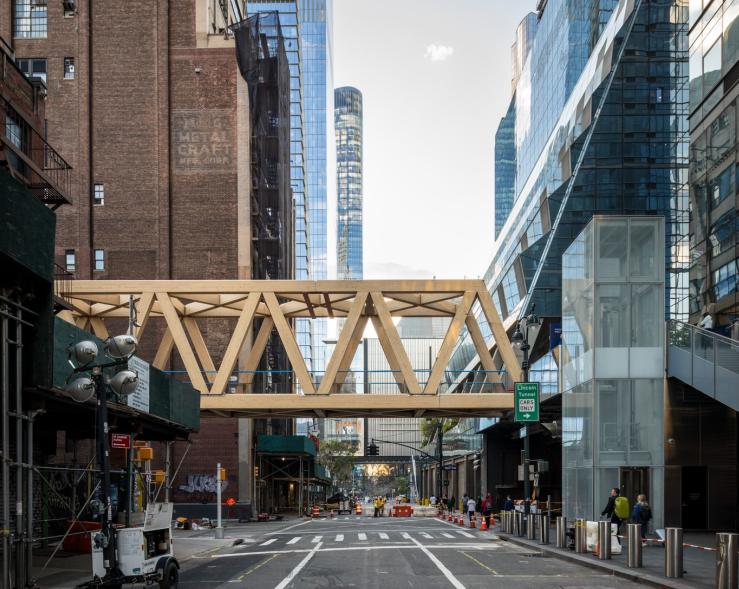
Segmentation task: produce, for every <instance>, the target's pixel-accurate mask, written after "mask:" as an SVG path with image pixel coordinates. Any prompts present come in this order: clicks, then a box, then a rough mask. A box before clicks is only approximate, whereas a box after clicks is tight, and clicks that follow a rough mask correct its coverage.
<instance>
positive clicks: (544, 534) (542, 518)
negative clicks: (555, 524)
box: [536, 513, 549, 544]
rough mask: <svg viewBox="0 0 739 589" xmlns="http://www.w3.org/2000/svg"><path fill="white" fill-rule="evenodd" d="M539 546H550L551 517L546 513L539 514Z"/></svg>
mask: <svg viewBox="0 0 739 589" xmlns="http://www.w3.org/2000/svg"><path fill="white" fill-rule="evenodd" d="M536 517H537V519H538V520H539V544H549V516H548V515H547V514H546V513H539V514H538V515H537V516H536Z"/></svg>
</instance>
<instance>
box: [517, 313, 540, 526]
mask: <svg viewBox="0 0 739 589" xmlns="http://www.w3.org/2000/svg"><path fill="white" fill-rule="evenodd" d="M534 307H535V305H532V306H531V313H530V314H529V315H526V316H524V317H523V318H521V319H520V320H519V322H518V325H516V331H515V333H514V334H513V337H511V342H513V344H514V345H517V346H518V347H519V348H520V350H521V353H522V354H523V357H522V359H521V370H522V371H523V382H524V383H527V382H529V350H530V349H531V346H530V345H529V328H531V327H538V326H539V325H541V319H539V317H538V316H537V315H535V314H534ZM537 403H538V401H537ZM523 427H524V438H523V457H522V458H523V495H524V513H525V514H526V516H527V517H528V515H529V513H530V512H531V480H530V474H529V453H530V446H529V424H528V423H524V426H523Z"/></svg>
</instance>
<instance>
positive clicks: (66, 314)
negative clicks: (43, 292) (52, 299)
mask: <svg viewBox="0 0 739 589" xmlns="http://www.w3.org/2000/svg"><path fill="white" fill-rule="evenodd" d="M56 315H57V317H59V319H61V320H62V321H66V322H67V323H71V324H72V325H74V324H75V323H74V315H73V314H72V311H70V310H69V309H63V310H62V311H59V312H58V313H57V314H56Z"/></svg>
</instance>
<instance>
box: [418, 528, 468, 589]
mask: <svg viewBox="0 0 739 589" xmlns="http://www.w3.org/2000/svg"><path fill="white" fill-rule="evenodd" d="M411 542H413V543H414V544H415V545H416V546H418V547H419V548H420V549H421V551H422V552H423V553H424V554H425V555H426V556H428V557H429V560H431V562H433V563H434V564H435V565H436V568H437V569H439V570H440V571H441V574H442V575H444V576H445V577H446V578H447V581H449V582H450V583H451V584H452V586H453V587H454V589H465V586H464V585H462V583H460V582H459V579H457V577H455V576H454V575H453V574H452V572H451V571H450V570H449V569H448V568H446V567H445V566H444V563H443V562H441V561H440V560H439V559H438V558H436V556H434V555H433V554H432V553H431V551H430V550H428V549H427V548H426V547H425V546H424V545H423V544H421V543H420V542H419V541H418V540H416V539H415V538H411Z"/></svg>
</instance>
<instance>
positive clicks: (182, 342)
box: [157, 292, 208, 393]
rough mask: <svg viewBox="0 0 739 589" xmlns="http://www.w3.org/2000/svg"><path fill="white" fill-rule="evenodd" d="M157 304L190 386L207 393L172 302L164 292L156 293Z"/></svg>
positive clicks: (206, 387)
mask: <svg viewBox="0 0 739 589" xmlns="http://www.w3.org/2000/svg"><path fill="white" fill-rule="evenodd" d="M157 302H158V303H159V307H160V309H161V310H162V313H163V314H164V318H165V320H166V321H167V327H169V331H170V333H171V334H172V339H174V344H175V346H177V351H178V352H179V353H180V358H182V363H183V364H184V365H185V370H187V375H188V376H189V377H190V382H191V383H192V386H193V387H194V388H195V389H197V390H198V391H200V392H201V393H207V392H208V385H206V384H205V379H204V378H203V374H202V373H201V372H200V366H198V361H197V359H196V358H195V354H194V353H193V351H192V347H190V342H189V341H188V340H187V334H186V333H185V330H184V328H183V327H182V323H181V322H180V316H179V315H178V314H177V311H176V310H175V307H174V305H173V304H172V300H171V299H170V298H169V295H168V294H167V293H166V292H158V293H157Z"/></svg>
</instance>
